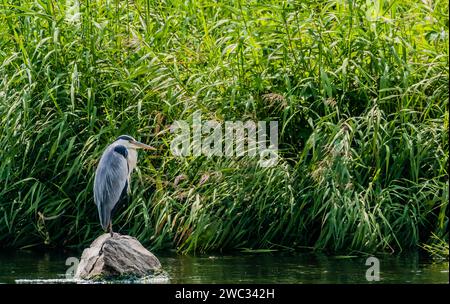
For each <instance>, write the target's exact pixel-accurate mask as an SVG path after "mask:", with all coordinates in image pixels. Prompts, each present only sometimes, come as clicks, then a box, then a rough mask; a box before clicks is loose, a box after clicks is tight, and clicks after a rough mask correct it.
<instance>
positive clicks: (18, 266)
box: [0, 251, 449, 284]
mask: <svg viewBox="0 0 450 304" xmlns="http://www.w3.org/2000/svg"><path fill="white" fill-rule="evenodd" d="M156 255H157V256H158V258H159V260H160V261H161V264H162V266H163V268H164V270H165V271H166V272H167V273H168V275H169V278H170V283H294V284H317V283H319V284H320V283H327V284H334V283H338V284H339V283H367V282H368V281H367V280H366V272H367V270H368V268H369V267H370V265H369V266H366V259H367V257H357V256H326V255H323V254H311V253H295V254H288V253H258V254H256V253H241V252H239V253H236V254H210V255H199V256H182V255H177V254H176V253H173V252H163V253H156ZM69 257H78V258H79V257H80V254H79V253H78V254H74V253H69V252H31V251H1V252H0V283H18V282H24V281H25V282H28V283H45V282H52V281H54V280H56V281H61V282H64V280H65V279H66V273H69V274H70V271H69V272H68V269H69V268H70V266H71V265H66V260H67V259H68V258H69ZM376 257H377V258H378V260H379V264H380V267H379V268H380V281H379V282H375V283H415V284H416V283H446V284H448V283H449V263H448V260H447V261H433V260H432V259H430V258H428V257H426V256H423V255H421V254H419V253H418V252H409V253H404V254H400V255H379V256H376ZM372 283H374V282H372Z"/></svg>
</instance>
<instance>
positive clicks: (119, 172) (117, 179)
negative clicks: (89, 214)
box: [94, 144, 130, 230]
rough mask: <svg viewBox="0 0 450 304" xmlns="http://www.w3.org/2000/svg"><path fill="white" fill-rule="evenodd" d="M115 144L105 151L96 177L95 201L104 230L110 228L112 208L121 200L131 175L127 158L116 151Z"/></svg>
mask: <svg viewBox="0 0 450 304" xmlns="http://www.w3.org/2000/svg"><path fill="white" fill-rule="evenodd" d="M115 146H116V145H115V144H112V145H110V146H109V147H108V148H107V149H106V151H105V152H104V153H103V155H102V158H101V159H100V162H99V165H98V167H97V170H96V172H95V179H94V201H95V204H96V205H97V208H98V213H99V214H98V215H99V218H100V224H101V225H102V227H103V229H104V230H107V228H108V225H109V222H110V220H111V218H110V217H111V213H112V210H113V209H114V207H115V206H116V204H117V203H118V202H119V199H120V196H121V194H122V192H123V189H124V188H125V187H126V185H127V180H128V176H129V175H130V172H129V169H128V164H127V160H126V159H125V157H124V156H123V155H121V154H119V153H118V152H116V151H114V148H115Z"/></svg>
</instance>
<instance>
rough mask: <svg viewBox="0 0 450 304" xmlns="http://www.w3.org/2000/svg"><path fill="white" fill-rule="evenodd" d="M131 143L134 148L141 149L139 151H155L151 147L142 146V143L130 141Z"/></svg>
mask: <svg viewBox="0 0 450 304" xmlns="http://www.w3.org/2000/svg"><path fill="white" fill-rule="evenodd" d="M131 143H132V144H133V145H134V146H135V147H136V148H141V149H145V150H153V151H155V150H156V148H155V147H152V146H149V145H146V144H143V143H141V142H139V141H132V142H131Z"/></svg>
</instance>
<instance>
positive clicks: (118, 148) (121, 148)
mask: <svg viewBox="0 0 450 304" xmlns="http://www.w3.org/2000/svg"><path fill="white" fill-rule="evenodd" d="M114 151H115V152H117V153H119V154H120V155H122V156H123V157H125V158H127V157H128V150H127V148H126V147H125V146H122V145H119V146H116V147H114Z"/></svg>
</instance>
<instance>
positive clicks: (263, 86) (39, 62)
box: [0, 0, 449, 252]
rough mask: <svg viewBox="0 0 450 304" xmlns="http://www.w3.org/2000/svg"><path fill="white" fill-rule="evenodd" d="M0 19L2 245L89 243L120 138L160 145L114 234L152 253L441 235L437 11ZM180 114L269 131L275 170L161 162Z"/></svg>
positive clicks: (81, 8)
mask: <svg viewBox="0 0 450 304" xmlns="http://www.w3.org/2000/svg"><path fill="white" fill-rule="evenodd" d="M0 24H1V26H0V122H1V134H0V147H2V152H1V154H0V244H2V247H3V246H7V247H32V246H43V245H45V246H66V247H79V246H85V245H86V244H88V243H89V242H90V241H92V240H93V239H94V238H95V237H96V236H98V235H99V234H100V233H101V230H100V226H99V224H98V220H97V212H96V208H95V205H94V204H93V199H92V184H93V175H94V171H95V167H96V164H97V161H98V159H99V157H100V155H101V153H102V151H103V149H104V147H105V146H106V145H107V144H109V143H110V142H111V141H112V140H113V139H114V138H115V137H116V136H118V135H120V134H130V135H133V136H135V137H136V138H138V139H140V140H141V141H143V142H147V143H150V144H152V145H157V146H158V152H157V153H141V155H140V160H139V166H140V170H139V171H138V173H137V174H135V175H134V177H133V183H132V197H131V199H130V201H129V203H128V204H127V205H126V207H125V208H124V209H122V211H121V212H120V214H118V216H117V218H116V219H115V227H116V229H119V231H120V232H122V233H128V234H131V235H134V236H136V237H137V238H138V239H139V240H140V241H142V242H143V243H144V244H145V245H148V246H151V247H152V248H153V249H161V248H177V249H178V250H180V251H184V252H188V251H210V250H221V249H235V248H275V249H278V248H291V249H298V248H303V247H312V248H316V249H323V250H329V251H346V252H350V251H366V252H373V251H377V250H383V251H399V250H402V249H405V248H408V247H412V246H417V245H420V244H422V243H427V242H428V241H429V240H430V237H431V235H432V233H435V234H437V235H439V237H441V238H443V239H445V240H448V172H447V168H448V81H449V70H448V67H449V58H448V42H449V41H448V3H447V1H425V0H423V1H411V0H403V1H388V0H384V1H383V0H373V1H352V0H349V1H347V0H334V1H332V0H328V1H286V2H279V1H274V0H266V1H238V0H230V1H217V2H211V1H201V0H190V1H178V0H167V1H157V2H151V1H143V0H134V1H107V0H90V1H75V0H74V1H66V2H64V1H53V0H37V1H31V0H29V1H12V0H1V2H0ZM196 110H201V111H202V112H203V115H204V119H215V120H217V121H220V122H223V121H225V120H241V121H245V120H248V119H251V120H255V121H256V120H266V121H269V120H277V121H278V122H279V125H280V127H279V131H280V132H279V133H280V134H279V142H280V156H281V159H280V161H279V163H278V165H277V166H275V167H272V168H261V167H259V166H258V165H257V159H253V158H249V157H235V158H211V159H208V158H206V157H203V156H202V157H188V158H184V159H180V158H176V157H174V156H173V155H172V154H171V152H170V140H171V139H172V138H173V134H171V133H170V132H169V131H168V127H169V126H170V124H171V123H173V121H175V120H180V119H186V120H188V121H190V120H191V119H192V114H193V113H194V112H195V111H196ZM447 248H448V247H447ZM447 250H448V249H447Z"/></svg>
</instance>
